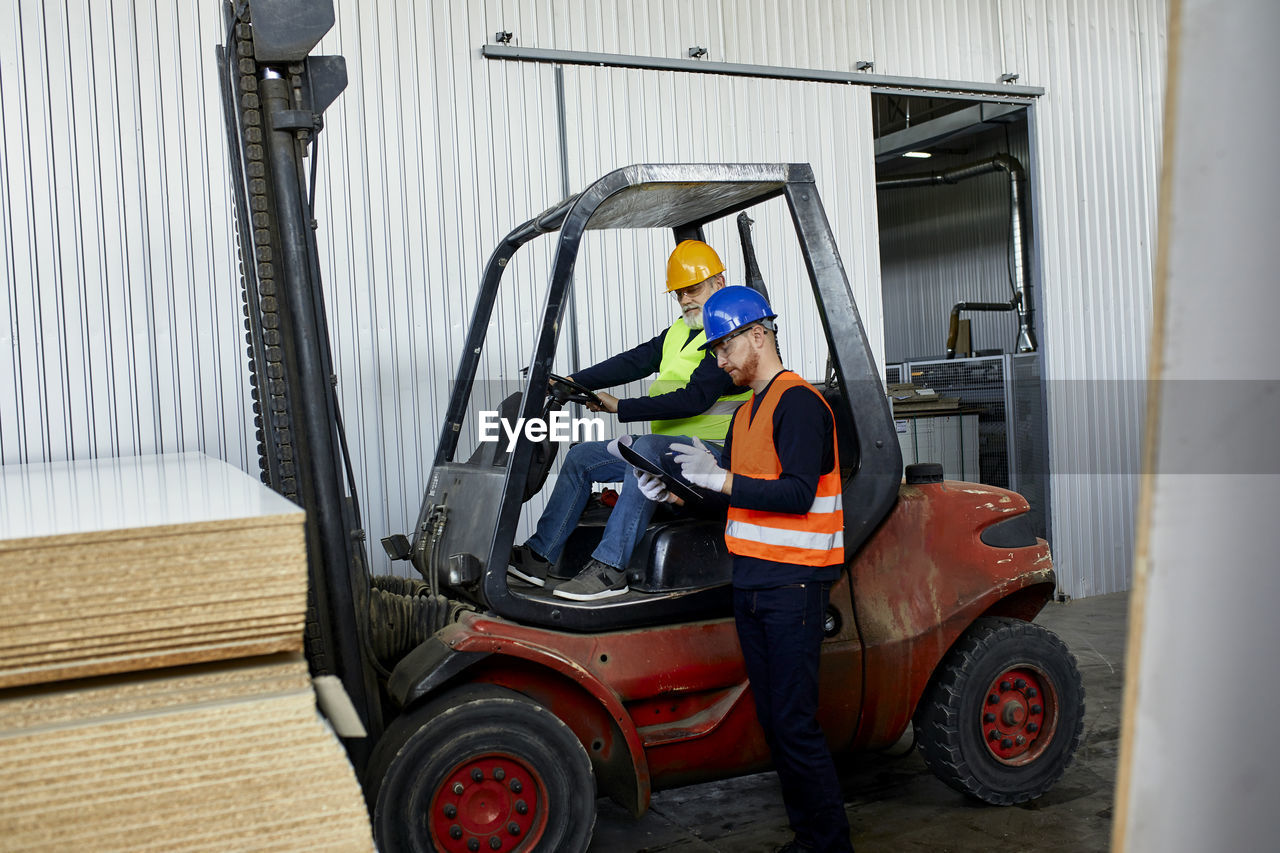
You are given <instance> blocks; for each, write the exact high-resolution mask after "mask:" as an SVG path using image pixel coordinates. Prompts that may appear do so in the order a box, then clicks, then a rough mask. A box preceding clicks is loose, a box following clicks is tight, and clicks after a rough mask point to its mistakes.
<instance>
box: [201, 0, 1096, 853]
mask: <svg viewBox="0 0 1280 853" xmlns="http://www.w3.org/2000/svg"><path fill="white" fill-rule="evenodd" d="M224 20H225V25H226V30H225V33H226V36H225V43H224V44H223V45H221V46H219V48H218V64H219V70H220V75H221V84H222V92H223V103H224V107H225V117H226V129H227V135H228V145H229V151H230V161H231V170H232V174H233V178H234V184H235V186H234V199H233V206H234V210H235V215H236V222H237V236H238V240H239V250H240V259H241V270H240V272H241V286H242V296H243V302H244V326H245V330H246V338H247V342H248V358H249V367H250V375H251V377H252V398H253V414H254V425H255V427H256V437H257V442H258V452H259V457H260V465H261V475H262V479H263V482H264V483H266V484H267V485H268V486H270V487H271V488H273V489H274V490H276V491H277V492H279V493H280V494H282V495H284V496H286V497H288V498H290V499H291V500H293V501H295V502H297V503H298V504H300V505H301V506H302V507H303V508H304V509H305V510H306V513H307V522H306V532H307V548H308V563H309V581H310V582H309V594H308V618H307V635H306V648H307V657H308V661H309V663H310V666H311V669H312V672H313V674H314V675H316V676H319V675H334V676H337V678H338V679H340V681H341V683H342V685H343V687H344V688H345V691H346V693H347V695H348V697H350V699H351V702H352V704H353V705H354V709H355V712H356V715H357V716H358V717H359V720H360V723H361V724H362V725H361V726H354V727H353V726H350V725H346V726H341V727H340V728H339V734H340V735H342V736H343V743H344V745H345V746H346V748H347V751H348V755H349V756H350V759H351V762H352V764H353V766H354V767H355V769H356V772H357V774H358V775H359V776H360V778H361V780H362V782H363V785H364V790H365V792H366V798H367V803H368V807H369V813H370V817H371V821H372V825H373V830H374V835H375V838H376V841H377V844H378V847H379V849H380V850H383V851H388V853H390V851H451V853H462V851H476V850H497V851H559V850H564V851H581V850H585V849H586V848H587V846H588V844H589V842H590V839H591V835H592V831H593V829H594V825H595V816H596V800H597V797H599V796H609V797H611V798H612V799H614V800H615V801H617V802H618V803H620V804H622V805H623V806H624V807H625V808H627V809H628V810H630V811H631V812H632V813H633V814H635V815H636V816H639V815H641V814H643V812H644V811H645V810H646V809H647V808H648V805H649V801H650V797H651V795H652V793H653V792H654V791H656V790H662V789H668V788H673V787H678V786H682V785H689V784H695V783H700V782H707V781H711V780H717V779H725V778H730V777H734V776H739V775H743V774H749V773H755V772H758V771H761V770H764V769H767V768H768V767H769V766H770V765H769V752H768V748H767V746H766V744H765V742H764V737H763V734H762V732H761V730H760V727H759V724H758V722H757V720H756V717H755V710H754V705H753V702H752V697H751V687H750V684H749V683H748V681H747V677H746V673H745V669H744V666H743V662H742V657H741V652H740V650H739V647H738V642H737V635H736V630H735V627H734V622H733V618H732V606H731V589H732V587H731V558H730V555H729V554H728V552H727V550H726V548H725V544H724V520H723V518H716V517H706V516H703V515H699V514H689V515H678V514H666V515H663V514H658V515H655V518H654V520H653V522H652V523H651V524H650V526H649V528H648V529H647V531H646V533H645V535H644V538H643V540H642V541H641V543H640V545H639V547H638V548H637V549H636V554H635V557H634V559H633V561H632V563H631V565H630V566H629V567H628V569H629V576H630V579H631V581H632V582H631V584H630V586H631V590H630V591H629V592H627V593H626V594H625V595H620V596H617V597H613V598H608V599H604V600H599V601H586V602H579V601H572V600H567V599H562V598H556V597H554V596H553V595H551V594H550V593H549V590H548V589H540V588H534V587H526V586H521V585H519V584H515V583H509V581H508V574H507V562H508V556H509V554H510V552H511V548H512V545H513V541H514V538H515V535H516V529H517V526H518V524H519V520H520V513H521V508H522V506H523V505H524V504H525V503H526V502H527V501H528V500H529V499H530V498H531V497H532V496H533V495H535V494H537V493H538V491H539V490H540V489H541V487H542V486H543V484H544V483H545V481H546V480H547V478H548V475H549V473H550V471H551V470H552V466H553V464H554V460H555V456H556V450H557V447H558V445H557V443H556V442H554V441H552V440H551V438H550V437H547V438H546V439H544V440H540V441H539V440H534V439H532V438H530V437H529V436H528V435H526V434H521V435H520V436H519V437H518V438H517V439H515V440H514V442H513V443H512V446H511V447H510V448H508V447H507V444H506V442H497V443H490V444H480V445H479V446H478V447H477V448H475V449H474V450H473V451H472V452H471V453H469V454H466V458H463V456H464V453H463V452H461V450H460V436H461V435H462V433H463V431H464V430H463V427H464V424H466V423H467V422H468V421H467V418H468V411H469V407H471V406H473V404H474V403H475V402H476V401H475V399H474V398H475V395H476V394H477V393H478V388H477V386H478V382H477V375H478V372H479V370H480V367H481V354H482V352H483V351H484V347H485V344H486V338H487V336H488V333H489V329H490V324H491V320H492V318H493V316H494V310H495V304H496V303H497V300H498V296H499V293H500V290H501V288H502V286H503V278H504V274H505V273H506V272H507V271H508V269H509V268H510V263H509V262H510V261H511V260H512V258H513V257H514V256H515V255H516V253H517V252H518V251H519V250H520V249H521V248H523V247H525V246H526V245H528V244H530V243H532V242H534V241H536V240H539V239H542V240H554V241H555V247H554V253H553V255H552V261H551V269H550V274H549V281H548V282H547V287H546V296H545V300H544V301H543V303H542V307H541V315H540V318H539V323H538V324H537V326H536V328H535V332H536V340H535V343H534V346H533V349H532V351H531V352H529V353H527V354H524V355H522V357H527V361H525V363H524V364H523V365H522V366H523V368H524V376H523V379H522V380H521V387H520V388H519V390H517V391H516V392H515V393H513V394H511V395H510V396H508V397H507V398H506V399H505V400H503V401H502V404H501V406H500V410H501V414H502V417H504V418H508V419H510V420H514V419H515V418H519V417H524V418H533V417H543V418H546V417H548V416H550V415H551V414H552V413H554V412H558V411H560V410H561V409H562V408H563V407H564V406H566V405H570V404H573V403H581V402H587V401H590V400H591V399H592V397H593V395H592V393H591V392H590V391H589V390H588V389H585V388H582V387H581V386H577V385H575V384H574V383H572V382H571V381H569V380H566V379H564V378H563V377H558V376H555V375H554V374H553V373H552V367H553V363H554V361H555V358H556V353H557V347H558V345H559V344H560V343H561V340H560V339H561V337H562V333H563V331H564V329H565V319H566V308H567V306H568V304H569V301H570V298H571V290H572V286H573V280H574V276H573V271H574V265H575V261H577V260H578V257H579V252H580V248H581V246H582V242H583V238H584V235H585V234H586V232H587V231H589V230H605V229H637V228H644V229H662V230H663V231H667V232H670V234H671V236H672V238H673V239H674V240H676V241H679V240H683V239H687V238H701V235H702V234H703V233H704V229H705V228H706V227H707V226H710V225H712V224H714V223H719V222H721V221H722V220H726V219H728V218H730V217H734V216H737V215H739V214H742V213H744V212H748V211H751V210H752V209H753V208H756V207H757V206H759V205H763V204H766V203H768V202H770V201H774V200H779V199H780V200H781V203H783V204H785V206H786V210H787V211H788V212H789V215H790V224H791V225H792V226H793V227H794V236H795V239H796V241H797V245H798V247H799V252H800V254H801V255H802V256H803V263H804V269H805V272H806V273H807V280H808V285H809V287H810V288H811V290H812V296H813V299H814V304H815V305H816V307H817V313H818V316H819V319H820V324H821V332H822V334H823V335H824V336H825V339H826V345H827V349H828V353H829V366H828V371H827V373H828V375H827V377H826V381H825V382H823V383H821V384H820V385H819V386H818V387H819V388H820V390H821V392H822V393H823V395H824V397H825V399H826V400H827V402H828V403H829V405H830V406H831V410H832V412H833V414H834V415H835V418H836V427H837V436H838V441H839V447H840V461H841V476H842V479H843V483H844V494H843V504H844V507H845V512H844V520H845V531H844V543H845V554H846V564H845V565H844V567H843V573H842V576H841V578H840V580H839V581H838V582H836V583H835V584H834V585H833V587H832V589H831V595H830V607H829V610H828V612H827V615H826V620H825V624H824V633H825V640H824V645H823V652H822V664H821V671H820V684H821V708H820V711H819V722H820V723H821V724H822V727H823V730H824V731H825V732H826V735H827V738H828V742H829V744H830V746H831V749H832V752H833V753H834V754H836V755H837V756H840V755H847V754H853V753H858V752H862V751H871V750H879V749H885V748H888V747H890V746H892V745H893V744H895V743H897V742H898V741H899V739H900V738H901V737H903V735H904V734H906V733H908V731H909V730H910V729H912V728H914V734H915V740H916V744H917V746H918V748H919V750H920V752H921V753H922V755H923V757H924V760H925V761H926V763H927V764H928V765H929V767H930V768H931V769H932V770H933V772H934V773H935V774H936V775H937V776H938V777H939V778H940V779H941V780H942V781H943V782H945V783H946V784H948V785H950V786H951V787H952V788H954V789H956V790H957V791H960V792H963V793H964V794H966V795H968V796H970V797H973V798H976V799H978V800H981V801H984V802H986V803H991V804H1001V805H1003V804H1011V803H1019V802H1024V801H1027V800H1030V799H1033V798H1035V797H1038V796H1040V795H1041V794H1043V793H1044V792H1045V791H1047V790H1048V789H1049V788H1050V787H1051V786H1052V785H1053V784H1054V783H1055V782H1056V781H1057V780H1058V779H1059V778H1060V777H1061V776H1062V774H1063V772H1064V771H1065V769H1066V768H1067V766H1068V765H1069V763H1070V761H1071V759H1072V757H1073V755H1074V753H1075V750H1076V748H1077V747H1078V745H1079V743H1080V740H1081V735H1082V731H1083V725H1084V690H1083V686H1082V683H1081V679H1080V674H1079V671H1078V669H1077V667H1076V663H1075V660H1074V658H1073V657H1072V655H1071V653H1070V651H1069V650H1068V649H1067V647H1066V646H1065V644H1064V643H1063V642H1062V641H1061V640H1060V639H1059V638H1058V637H1057V636H1055V635H1054V634H1053V633H1052V632H1050V631H1048V630H1046V629H1045V628H1043V627H1041V626H1039V625H1036V624H1033V623H1032V622H1031V620H1032V619H1034V617H1035V616H1036V614H1037V613H1038V612H1039V611H1040V610H1041V609H1042V608H1043V607H1044V605H1045V604H1046V603H1047V602H1048V601H1050V600H1051V599H1052V597H1053V595H1054V591H1055V587H1056V580H1055V575H1054V571H1053V563H1052V558H1051V556H1050V551H1049V547H1048V544H1047V543H1046V542H1045V541H1044V540H1043V539H1039V538H1037V537H1036V536H1035V534H1034V533H1033V531H1032V529H1031V526H1030V524H1029V517H1028V515H1027V513H1028V510H1029V509H1030V507H1029V505H1028V503H1027V501H1026V500H1025V499H1024V498H1023V497H1022V496H1020V495H1018V494H1016V493H1014V492H1011V491H1008V490H1005V489H1000V488H997V487H994V486H987V485H982V484H977V483H967V482H956V481H948V480H944V479H943V476H942V469H941V466H940V465H937V464H934V463H922V464H917V465H912V466H909V467H908V468H907V469H906V471H905V477H904V471H903V468H902V457H901V452H900V449H899V444H898V440H897V436H896V432H895V427H894V421H893V416H892V410H891V406H890V403H889V400H888V398H887V397H886V395H885V393H884V387H883V384H882V380H881V377H880V376H879V374H878V371H877V367H876V362H875V359H874V357H873V354H872V352H871V349H870V346H869V344H868V341H867V336H866V333H865V331H864V329H863V326H862V322H861V319H860V316H859V312H858V307H857V305H856V304H855V302H854V299H853V295H852V292H851V290H850V287H849V282H848V279H847V276H846V274H845V271H844V267H843V265H842V263H841V257H840V254H839V252H838V251H837V248H836V245H835V241H834V238H833V236H832V232H831V228H830V225H829V223H828V221H827V218H826V214H825V212H824V209H823V206H822V202H821V199H820V198H819V194H818V191H817V187H816V183H815V179H814V174H813V171H812V169H811V168H810V166H809V165H807V164H799V163H776V164H695V165H669V164H638V165H632V166H627V167H625V168H621V169H617V170H615V171H613V172H610V173H608V174H606V175H604V176H602V177H600V178H599V179H598V180H596V181H594V182H593V183H591V184H590V185H589V186H587V187H586V188H584V189H583V190H582V191H581V192H579V193H577V194H575V195H572V196H570V197H569V198H566V199H564V200H563V201H562V202H560V203H558V204H556V205H554V206H553V207H551V208H550V209H548V210H546V211H545V212H543V213H540V214H538V215H536V216H534V217H533V218H532V219H529V220H528V221H525V222H524V223H523V224H520V225H518V226H517V227H515V228H514V229H513V230H512V231H511V232H510V233H509V234H508V235H507V236H506V237H505V238H504V239H503V240H502V241H501V242H500V243H499V245H498V246H497V247H496V248H495V249H494V250H493V252H492V254H491V255H490V256H489V259H488V262H487V263H486V264H485V266H484V269H483V270H482V272H481V279H480V289H479V295H478V297H477V300H476V303H475V307H474V310H473V313H472V317H471V323H470V327H469V331H468V335H467V339H466V344H465V346H464V347H463V351H462V353H461V358H460V362H459V364H458V369H457V372H456V376H455V381H454V382H453V385H452V390H451V397H450V400H449V406H448V410H447V412H446V414H445V418H444V423H443V424H441V427H440V437H439V440H438V443H437V445H436V454H435V459H434V464H433V467H432V470H431V473H430V476H429V477H428V479H427V482H426V483H425V484H424V495H423V500H422V504H421V509H420V511H419V514H418V516H417V520H416V522H415V524H414V527H413V529H412V530H411V531H410V532H409V533H408V534H407V535H392V536H388V537H386V538H385V539H383V546H384V548H385V549H386V550H387V553H388V554H389V555H390V556H391V558H392V559H393V560H396V561H405V562H407V563H408V564H409V566H410V567H411V569H407V570H406V572H405V575H392V576H373V575H372V574H371V572H370V570H369V561H368V555H367V552H366V545H365V532H364V530H363V528H362V525H361V521H360V508H359V502H358V500H357V498H356V495H355V493H354V489H353V483H354V482H355V477H354V475H353V470H352V465H351V460H350V456H349V454H348V452H347V448H346V440H345V435H344V430H343V424H342V420H341V417H340V415H339V410H338V403H337V390H336V384H337V383H336V377H335V375H334V372H333V358H332V353H331V351H330V343H329V338H328V321H327V317H326V310H325V304H324V299H323V294H322V288H321V282H320V266H319V261H318V252H317V242H316V229H317V223H316V220H315V211H314V199H315V185H316V158H317V156H318V150H317V146H318V140H319V135H320V133H321V131H322V129H323V116H324V112H325V110H326V108H327V107H328V106H330V105H331V104H332V103H333V102H334V101H335V99H336V98H337V97H338V96H339V95H340V94H341V92H342V90H343V89H344V88H345V85H346V70H345V64H344V61H343V59H342V57H337V56H315V55H311V51H312V50H313V48H314V47H315V45H316V44H317V43H318V42H319V41H320V39H321V37H322V36H323V35H324V34H325V33H326V32H327V31H328V30H329V29H330V28H331V27H332V25H333V23H334V15H333V9H332V5H331V0H318V1H317V0H236V2H228V3H227V4H226V6H225V18H224ZM740 233H743V234H747V233H749V231H747V230H745V229H744V230H741V231H740ZM744 251H745V252H747V253H748V257H749V258H752V257H753V254H752V253H751V250H750V247H749V245H748V246H744ZM748 266H749V268H750V267H751V266H752V264H751V263H750V261H749V263H748ZM796 277H797V280H798V279H799V270H797V271H796ZM816 333H817V330H816V329H815V330H814V334H816ZM604 511H607V510H604ZM593 536H594V537H597V538H598V536H599V526H598V524H593V522H592V520H591V519H587V518H585V517H584V520H583V522H582V523H581V524H580V525H579V528H578V529H577V530H576V531H575V532H574V537H576V538H577V540H578V543H579V545H580V546H581V547H573V542H572V540H571V547H569V548H566V556H565V557H564V558H562V560H561V562H562V563H566V562H567V563H568V565H562V566H560V567H558V569H559V570H560V571H562V572H564V573H565V576H569V575H571V574H572V573H573V572H574V571H575V570H576V566H575V565H574V561H575V560H579V559H581V560H585V558H586V555H587V554H588V553H589V551H590V545H591V542H592V541H593V540H592V537H593ZM583 543H585V544H583ZM409 571H412V572H413V573H414V574H415V575H416V577H410V576H407V575H408V574H409Z"/></svg>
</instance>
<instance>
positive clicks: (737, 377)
mask: <svg viewBox="0 0 1280 853" xmlns="http://www.w3.org/2000/svg"><path fill="white" fill-rule="evenodd" d="M759 369H760V353H758V352H756V351H755V350H752V351H751V352H750V354H748V355H747V357H746V358H744V359H743V360H742V364H741V366H739V367H737V368H734V371H733V380H734V381H735V382H737V383H738V384H739V385H746V384H747V383H748V382H750V381H751V380H753V379H755V376H756V371H758V370H759Z"/></svg>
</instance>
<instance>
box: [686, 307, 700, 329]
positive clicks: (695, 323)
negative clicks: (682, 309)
mask: <svg viewBox="0 0 1280 853" xmlns="http://www.w3.org/2000/svg"><path fill="white" fill-rule="evenodd" d="M684 322H685V325H686V326H688V327H689V328H690V329H701V328H702V309H701V308H695V309H694V310H692V311H690V312H689V313H688V314H685V315H684Z"/></svg>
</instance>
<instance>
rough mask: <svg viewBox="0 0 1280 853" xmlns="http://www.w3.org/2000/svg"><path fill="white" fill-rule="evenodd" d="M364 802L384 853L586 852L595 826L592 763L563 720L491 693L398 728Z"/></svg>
mask: <svg viewBox="0 0 1280 853" xmlns="http://www.w3.org/2000/svg"><path fill="white" fill-rule="evenodd" d="M365 796H366V798H367V799H368V801H369V810H370V814H371V815H372V818H373V831H374V835H375V837H376V839H377V844H378V849H379V850H381V851H382V853H409V851H412V853H419V852H420V851H449V853H463V851H469V850H501V851H504V853H510V851H519V853H533V851H558V850H564V851H582V850H586V849H587V844H588V843H589V842H590V841H591V834H592V832H593V831H594V829H595V821H596V787H595V778H594V776H593V773H592V769H591V760H590V759H589V758H588V757H587V752H586V750H585V749H583V747H582V744H581V743H580V742H579V741H578V739H577V737H576V736H575V735H574V734H573V732H572V731H571V730H570V729H569V727H568V726H567V725H565V724H564V723H563V722H562V721H561V720H560V719H559V718H558V717H556V716H555V715H554V714H552V713H551V712H550V711H548V710H547V709H546V708H544V707H542V706H541V705H537V704H535V703H534V702H532V701H531V700H529V699H528V698H527V697H525V696H522V695H521V694H519V693H516V692H514V691H511V690H507V689H505V688H501V687H496V686H493V685H488V684H477V685H469V686H466V687H462V688H459V689H458V690H453V691H450V692H449V693H446V694H444V695H443V696H440V697H439V698H437V699H435V700H433V701H431V702H429V703H428V704H427V705H425V706H423V707H422V708H420V709H417V710H414V711H411V712H409V713H408V714H405V715H404V716H402V717H400V718H399V719H397V720H395V721H394V722H393V723H392V724H391V725H390V726H388V727H387V730H386V733H385V734H384V735H383V736H382V738H381V739H380V740H379V741H378V745H377V747H376V748H375V749H374V752H373V756H372V758H371V759H370V762H369V769H368V775H367V776H366V780H365Z"/></svg>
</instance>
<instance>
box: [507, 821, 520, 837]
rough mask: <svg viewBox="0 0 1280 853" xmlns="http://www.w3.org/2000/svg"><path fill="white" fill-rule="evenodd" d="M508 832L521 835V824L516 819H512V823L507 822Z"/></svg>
mask: <svg viewBox="0 0 1280 853" xmlns="http://www.w3.org/2000/svg"><path fill="white" fill-rule="evenodd" d="M507 832H509V833H511V834H512V835H519V834H520V824H518V823H516V822H515V821H514V820H513V821H511V823H509V824H507Z"/></svg>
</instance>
